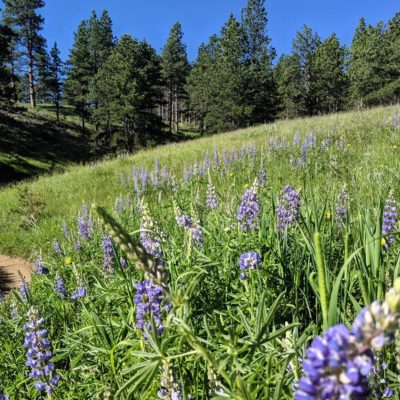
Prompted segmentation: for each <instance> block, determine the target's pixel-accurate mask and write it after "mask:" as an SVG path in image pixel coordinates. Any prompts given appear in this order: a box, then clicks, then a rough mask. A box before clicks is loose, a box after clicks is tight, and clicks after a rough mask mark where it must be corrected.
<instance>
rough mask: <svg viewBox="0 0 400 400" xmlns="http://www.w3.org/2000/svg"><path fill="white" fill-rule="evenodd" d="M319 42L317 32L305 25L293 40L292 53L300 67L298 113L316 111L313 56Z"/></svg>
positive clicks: (311, 113) (309, 113) (310, 113)
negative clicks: (300, 89)
mask: <svg viewBox="0 0 400 400" xmlns="http://www.w3.org/2000/svg"><path fill="white" fill-rule="evenodd" d="M320 43H321V39H320V38H319V36H318V34H317V33H314V32H313V31H312V29H311V28H310V27H308V26H307V25H304V26H303V29H302V30H301V31H299V32H297V34H296V38H295V39H294V41H293V45H292V47H293V50H292V52H293V54H295V55H297V57H298V59H299V61H300V68H301V88H302V99H301V103H300V104H299V110H300V114H306V115H313V114H315V113H316V111H317V97H316V92H315V87H314V83H315V72H314V69H313V68H314V58H315V52H316V50H317V48H318V46H319V45H320Z"/></svg>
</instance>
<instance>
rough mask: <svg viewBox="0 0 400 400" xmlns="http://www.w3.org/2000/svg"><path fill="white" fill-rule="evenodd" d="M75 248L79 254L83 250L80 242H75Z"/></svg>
mask: <svg viewBox="0 0 400 400" xmlns="http://www.w3.org/2000/svg"><path fill="white" fill-rule="evenodd" d="M74 248H75V251H76V252H77V253H79V252H80V251H81V250H82V245H81V244H80V242H79V241H78V240H77V241H75V244H74Z"/></svg>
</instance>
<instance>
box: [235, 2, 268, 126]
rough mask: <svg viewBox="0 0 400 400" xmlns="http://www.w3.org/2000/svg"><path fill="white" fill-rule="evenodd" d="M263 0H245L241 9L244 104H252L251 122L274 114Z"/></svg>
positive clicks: (264, 120) (266, 119) (259, 120)
mask: <svg viewBox="0 0 400 400" xmlns="http://www.w3.org/2000/svg"><path fill="white" fill-rule="evenodd" d="M264 1H265V0H248V3H247V6H246V8H244V9H243V10H242V24H241V29H242V34H243V41H244V45H245V49H244V50H245V60H246V63H247V65H248V70H247V85H246V86H247V90H246V91H247V93H246V96H247V99H246V101H247V103H248V104H251V105H253V106H254V109H253V113H252V115H251V121H250V122H251V123H260V122H266V121H270V120H272V119H273V118H274V116H275V113H276V86H275V82H274V79H273V69H272V62H273V59H274V57H275V49H273V48H272V47H270V43H271V39H270V37H269V36H268V35H267V24H268V18H267V12H266V10H265V8H264Z"/></svg>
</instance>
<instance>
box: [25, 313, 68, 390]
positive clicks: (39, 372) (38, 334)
mask: <svg viewBox="0 0 400 400" xmlns="http://www.w3.org/2000/svg"><path fill="white" fill-rule="evenodd" d="M28 318H29V320H28V323H27V324H26V325H25V326H24V331H25V341H24V347H25V348H26V349H28V351H27V353H26V358H27V362H26V365H27V366H28V367H30V369H31V371H30V373H29V378H31V379H35V380H36V383H35V388H36V390H37V391H38V392H42V391H44V390H45V391H46V392H47V393H49V394H50V393H52V391H53V388H55V387H56V386H57V385H58V382H59V380H60V378H59V376H58V375H57V374H56V373H55V372H54V370H55V367H54V364H53V363H52V362H51V361H50V359H51V358H52V357H53V354H52V352H51V350H50V348H51V343H50V341H49V340H48V339H47V336H48V332H47V330H46V329H42V326H43V325H44V319H43V318H40V317H39V312H38V310H37V309H35V308H33V307H32V308H31V309H30V310H29V311H28Z"/></svg>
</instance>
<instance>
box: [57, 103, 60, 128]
mask: <svg viewBox="0 0 400 400" xmlns="http://www.w3.org/2000/svg"><path fill="white" fill-rule="evenodd" d="M56 116H57V125H60V102H59V101H57V103H56Z"/></svg>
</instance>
